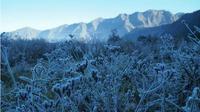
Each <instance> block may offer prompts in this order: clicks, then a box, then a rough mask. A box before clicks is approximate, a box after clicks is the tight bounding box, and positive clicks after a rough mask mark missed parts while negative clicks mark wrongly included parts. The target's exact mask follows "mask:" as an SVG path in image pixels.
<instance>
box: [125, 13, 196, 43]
mask: <svg viewBox="0 0 200 112" xmlns="http://www.w3.org/2000/svg"><path fill="white" fill-rule="evenodd" d="M199 20H200V10H198V11H195V12H193V13H187V14H185V15H183V16H182V17H181V18H179V19H178V20H177V21H175V22H173V23H171V24H165V25H160V26H157V27H150V28H136V29H134V30H132V31H131V32H130V33H127V34H126V35H125V36H123V38H126V39H129V40H135V39H136V38H137V37H139V36H148V35H151V36H156V37H160V36H162V35H164V34H171V35H172V36H174V37H179V38H181V37H187V35H188V33H189V30H188V29H187V28H186V26H185V25H184V24H183V21H185V22H186V23H187V24H188V26H189V27H190V28H191V29H192V30H194V26H197V27H200V22H199Z"/></svg>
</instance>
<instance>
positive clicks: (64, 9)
mask: <svg viewBox="0 0 200 112" xmlns="http://www.w3.org/2000/svg"><path fill="white" fill-rule="evenodd" d="M0 1H1V3H0V4H1V8H0V10H1V15H0V21H1V24H0V31H12V30H15V29H18V28H22V27H26V26H29V27H33V28H36V29H41V30H43V29H48V28H52V27H56V26H59V25H62V24H71V23H77V22H89V21H91V20H93V19H95V18H98V17H103V18H109V17H115V16H117V15H118V14H119V13H128V14H131V13H133V12H135V11H145V10H148V9H164V10H168V11H171V12H172V13H177V12H193V11H195V10H199V9H200V5H199V4H200V0H0Z"/></svg>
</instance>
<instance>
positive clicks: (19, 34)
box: [7, 27, 40, 39]
mask: <svg viewBox="0 0 200 112" xmlns="http://www.w3.org/2000/svg"><path fill="white" fill-rule="evenodd" d="M39 33H40V31H39V30H36V29H33V28H30V27H24V28H21V29H18V30H15V31H13V32H9V33H8V34H7V35H10V36H11V37H12V38H13V39H18V38H21V39H33V38H37V35H38V34H39Z"/></svg>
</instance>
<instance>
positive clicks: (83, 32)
mask: <svg viewBox="0 0 200 112" xmlns="http://www.w3.org/2000/svg"><path fill="white" fill-rule="evenodd" d="M182 15H183V13H177V14H172V13H170V12H169V11H165V10H147V11H145V12H135V13H133V14H130V15H128V14H120V15H118V16H117V17H115V18H108V19H103V18H98V19H95V20H93V21H91V22H89V23H75V24H71V25H62V26H59V27H56V28H52V29H48V30H44V31H38V30H31V28H28V29H24V28H23V29H20V30H17V31H15V32H10V33H11V34H12V35H18V36H20V37H23V38H27V39H32V38H42V39H46V40H48V41H50V42H55V41H62V40H69V39H70V37H69V36H68V35H69V34H72V35H74V38H76V39H78V40H84V41H88V40H91V39H94V38H95V39H98V40H100V41H105V40H107V39H108V37H109V34H110V32H111V30H113V29H117V31H118V34H119V35H120V36H123V35H125V34H127V33H129V32H131V31H133V30H134V29H136V28H149V27H156V26H160V25H164V24H170V23H172V22H174V21H176V20H177V19H179V18H180V17H181V16H182ZM16 32H17V33H16Z"/></svg>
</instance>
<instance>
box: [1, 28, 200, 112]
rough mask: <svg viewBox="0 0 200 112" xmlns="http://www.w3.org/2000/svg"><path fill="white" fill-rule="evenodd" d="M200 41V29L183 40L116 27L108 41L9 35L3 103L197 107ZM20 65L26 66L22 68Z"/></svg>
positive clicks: (44, 110) (20, 111) (96, 109)
mask: <svg viewBox="0 0 200 112" xmlns="http://www.w3.org/2000/svg"><path fill="white" fill-rule="evenodd" d="M195 32H199V28H196V31H195ZM186 38H187V37H186ZM1 39H3V38H1ZM185 40H187V41H185ZM199 43H200V42H199V40H198V39H196V38H195V35H193V37H189V40H188V39H182V40H181V41H177V40H176V38H174V37H171V36H170V35H163V36H162V37H159V38H158V37H151V36H149V37H144V36H141V37H139V38H138V40H137V41H135V42H130V41H126V40H123V39H121V38H120V37H119V36H118V35H117V33H116V32H113V33H112V35H111V37H110V39H109V40H108V42H106V43H100V42H89V43H87V44H86V43H82V42H78V41H75V40H71V41H66V42H62V43H56V45H54V44H50V43H46V42H45V41H42V40H33V41H24V40H12V41H9V40H5V38H4V39H3V40H1V50H2V52H1V58H2V59H1V60H2V61H1V65H2V66H1V74H2V79H1V109H2V111H3V112H4V111H6V112H54V111H56V112H68V111H69V112H102V111H105V112H155V111H158V112H160V111H161V112H182V111H185V112H199V111H200V88H199V87H200V46H199ZM35 62H36V63H35ZM20 67H21V68H22V69H27V71H26V72H23V71H22V70H21V69H20V70H18V71H20V72H17V68H20Z"/></svg>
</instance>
